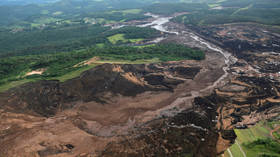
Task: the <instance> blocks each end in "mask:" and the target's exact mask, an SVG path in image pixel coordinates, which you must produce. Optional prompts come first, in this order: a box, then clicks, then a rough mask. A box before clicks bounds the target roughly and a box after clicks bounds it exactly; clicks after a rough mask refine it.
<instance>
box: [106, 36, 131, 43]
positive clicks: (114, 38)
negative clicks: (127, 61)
mask: <svg viewBox="0 0 280 157" xmlns="http://www.w3.org/2000/svg"><path fill="white" fill-rule="evenodd" d="M108 40H109V41H110V42H111V43H112V44H117V42H119V41H122V42H126V41H127V39H125V38H124V34H116V35H112V36H110V37H108Z"/></svg>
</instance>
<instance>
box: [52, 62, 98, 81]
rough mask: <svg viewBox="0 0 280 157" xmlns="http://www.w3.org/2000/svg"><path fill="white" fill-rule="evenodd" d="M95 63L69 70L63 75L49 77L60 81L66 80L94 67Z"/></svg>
mask: <svg viewBox="0 0 280 157" xmlns="http://www.w3.org/2000/svg"><path fill="white" fill-rule="evenodd" d="M97 65H98V64H92V65H88V66H84V67H82V68H80V69H78V70H75V71H72V72H69V73H67V74H65V75H62V76H59V77H54V78H51V79H56V80H59V81H61V82H64V81H67V80H70V79H72V78H75V77H78V76H80V75H81V73H83V72H84V71H87V70H89V69H92V68H94V67H96V66H97Z"/></svg>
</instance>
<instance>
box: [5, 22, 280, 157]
mask: <svg viewBox="0 0 280 157" xmlns="http://www.w3.org/2000/svg"><path fill="white" fill-rule="evenodd" d="M166 27H168V29H169V30H171V31H173V32H179V33H177V34H176V33H170V34H169V35H168V36H167V37H166V39H164V40H163V41H162V42H176V43H181V44H185V45H188V46H190V47H194V48H199V49H202V50H204V51H205V53H206V59H205V60H203V61H194V60H186V61H176V62H166V63H156V64H141V65H126V64H124V65H119V64H104V65H100V66H97V67H95V68H93V69H91V70H89V71H86V72H84V73H82V74H81V76H79V77H77V78H74V79H72V80H68V81H66V82H59V81H55V80H54V81H40V82H34V83H28V84H24V85H22V86H19V87H16V88H14V89H11V90H9V91H7V92H5V93H1V94H0V119H1V120H0V146H1V147H0V156H11V157H13V156H15V157H16V156H26V157H32V156H34V157H35V156H36V157H37V156H40V157H46V156H48V157H55V156H56V157H63V156H73V157H78V156H81V157H82V156H89V157H94V156H110V157H111V156H116V157H119V156H131V157H135V156H167V157H168V156H170V157H174V156H196V157H208V156H209V157H214V156H217V155H219V154H222V153H223V152H224V151H225V150H226V149H227V148H228V147H229V146H230V145H231V144H233V143H234V140H235V138H236V135H235V133H234V131H233V129H234V128H246V127H250V126H251V125H254V124H255V123H256V122H258V121H260V120H261V119H272V118H275V117H277V116H279V113H280V107H279V103H280V94H279V91H280V80H279V71H280V70H279V64H278V62H279V59H280V58H279V49H278V47H277V46H276V45H278V43H279V40H278V39H279V38H278V37H279V34H277V33H275V32H273V31H272V30H266V29H264V28H261V27H257V26H255V27H253V29H250V30H248V27H249V26H247V25H245V24H244V25H243V24H242V25H241V24H233V25H226V26H211V29H203V28H200V29H199V28H196V29H194V28H186V27H185V26H182V25H179V24H174V23H167V25H166ZM260 29H261V30H262V31H261V32H262V33H258V35H260V36H261V37H260V36H256V35H255V36H254V35H253V34H255V32H256V31H258V32H260ZM237 30H239V31H238V32H237ZM240 30H241V31H240ZM167 33H168V32H167ZM204 39H207V41H206V40H204ZM257 39H260V40H262V41H259V40H257ZM241 43H242V44H241ZM236 44H237V45H236ZM243 44H244V45H243ZM215 45H218V46H219V47H221V48H219V47H218V46H215ZM271 51H274V52H271ZM233 56H234V57H233Z"/></svg>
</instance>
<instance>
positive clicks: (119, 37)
mask: <svg viewBox="0 0 280 157" xmlns="http://www.w3.org/2000/svg"><path fill="white" fill-rule="evenodd" d="M108 40H109V41H110V42H111V43H112V44H114V45H115V44H117V43H128V42H130V43H135V42H139V41H142V40H144V39H141V38H140V39H126V38H125V34H116V35H112V36H110V37H108Z"/></svg>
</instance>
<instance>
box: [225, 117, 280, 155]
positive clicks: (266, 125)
mask: <svg viewBox="0 0 280 157" xmlns="http://www.w3.org/2000/svg"><path fill="white" fill-rule="evenodd" d="M275 124H276V125H275ZM277 124H279V121H276V122H275V121H274V122H267V121H265V122H259V123H258V124H256V125H255V126H253V127H251V128H248V129H235V130H234V131H235V133H236V135H237V139H236V140H237V141H238V142H239V144H240V146H241V147H242V149H243V151H244V152H245V154H246V156H247V157H258V156H260V155H262V154H263V153H265V154H266V155H267V154H269V155H275V156H276V157H280V154H275V152H274V151H273V150H268V148H267V144H254V145H253V146H252V147H248V146H247V145H248V144H251V145H252V143H255V142H256V141H258V140H259V139H261V140H267V139H272V137H271V136H270V130H271V129H272V128H273V127H275V126H277ZM270 126H273V127H270ZM274 142H276V141H274ZM229 149H230V151H231V152H232V154H233V156H234V157H243V154H242V152H241V150H240V148H239V147H238V145H237V144H236V143H235V144H233V145H232V146H231V147H230V148H229ZM279 149H280V148H279ZM225 157H230V156H229V153H228V152H226V153H225Z"/></svg>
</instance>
